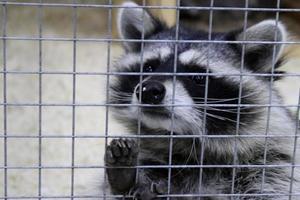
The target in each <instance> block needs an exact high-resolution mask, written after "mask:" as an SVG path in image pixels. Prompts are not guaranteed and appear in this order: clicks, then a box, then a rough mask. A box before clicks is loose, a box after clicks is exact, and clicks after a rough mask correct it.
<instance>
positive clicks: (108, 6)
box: [0, 0, 300, 199]
mask: <svg viewBox="0 0 300 200" xmlns="http://www.w3.org/2000/svg"><path fill="white" fill-rule="evenodd" d="M0 5H2V10H3V16H2V23H3V26H2V36H0V39H1V40H2V42H3V55H2V58H3V63H2V64H3V70H2V71H0V74H2V75H3V102H2V103H0V106H2V107H3V116H4V121H3V134H2V135H0V138H3V140H4V146H3V148H4V155H3V156H4V165H3V166H0V169H3V170H4V186H3V188H4V196H2V197H0V199H60V198H70V199H74V198H83V199H84V198H95V199H97V198H103V199H106V198H112V197H122V196H121V195H111V194H105V193H104V194H103V195H86V196H78V195H74V181H75V180H74V169H80V168H82V169H83V168H88V169H90V168H99V169H105V168H106V167H105V166H95V165H94V166H92V165H89V166H79V165H75V162H74V160H75V153H74V152H75V140H76V139H77V138H103V139H105V146H106V145H107V141H108V139H109V138H119V137H124V135H122V134H121V133H120V134H119V135H114V136H112V135H109V132H108V124H109V121H108V114H109V108H110V107H112V106H124V104H108V103H99V104H82V103H76V76H77V75H88V76H98V75H101V76H102V75H104V76H106V80H107V82H106V85H107V86H108V85H109V80H110V78H109V77H110V76H111V75H140V81H142V79H143V76H144V75H146V73H143V69H142V67H141V72H139V73H123V72H118V73H117V72H111V69H110V68H111V66H110V58H111V44H112V43H113V42H118V43H120V42H124V41H127V42H142V43H141V48H142V49H143V46H144V43H146V42H158V41H159V42H168V43H170V42H171V43H174V44H175V56H174V61H175V62H174V63H175V65H174V71H173V73H147V75H160V76H163V75H166V76H170V75H171V76H173V102H172V104H170V105H163V106H170V107H172V109H174V107H176V106H192V105H191V104H186V105H185V104H182V105H180V104H174V97H175V93H176V91H175V82H176V77H178V76H190V75H195V74H198V75H199V74H200V75H201V73H177V70H176V69H177V66H176V64H177V62H176V61H177V54H176V52H177V45H178V44H179V43H208V44H214V43H238V44H242V45H243V50H242V57H241V60H242V64H241V68H240V73H238V74H221V73H217V74H215V73H209V74H208V72H206V73H203V74H202V75H206V88H205V102H204V104H202V105H198V104H197V106H202V107H204V109H205V112H204V113H205V114H204V116H205V117H204V123H205V120H206V107H207V106H208V104H207V93H208V84H209V82H208V76H214V75H228V76H238V77H240V80H242V79H243V77H244V76H265V77H271V81H270V85H269V91H270V98H269V103H268V104H265V105H262V104H259V105H254V104H251V105H250V104H249V105H245V104H243V107H267V108H268V112H269V114H270V110H271V109H272V107H290V108H291V107H293V108H297V116H299V110H300V92H299V100H298V104H296V105H283V104H280V105H274V104H272V103H271V102H272V95H271V91H272V87H273V81H274V78H275V77H281V76H283V77H286V76H290V77H300V74H299V73H287V74H274V65H275V53H273V63H272V73H271V74H267V73H266V74H263V73H260V74H255V73H253V74H247V73H244V72H243V68H244V54H245V44H249V43H257V44H274V52H275V50H276V44H287V45H294V44H300V41H285V42H277V41H275V42H266V41H245V40H243V41H216V40H214V41H212V40H211V35H212V22H213V16H214V15H213V13H214V11H220V10H229V11H244V13H245V14H244V27H243V30H244V32H245V30H246V28H247V24H248V12H249V11H260V12H262V11H264V12H276V21H277V22H278V20H279V14H280V13H282V12H300V9H282V8H280V0H277V8H249V7H248V0H245V7H244V8H238V7H215V6H214V0H211V3H210V6H209V7H181V6H179V5H180V0H177V1H176V6H175V7H174V6H146V4H145V0H143V4H142V5H141V6H139V7H141V8H149V9H176V37H175V40H145V39H144V31H143V34H142V35H143V36H142V39H141V40H125V39H113V38H112V37H111V35H112V23H113V22H112V9H115V8H121V6H120V5H113V4H112V0H109V3H108V4H106V5H100V4H82V3H77V2H76V0H73V3H68V4H66V3H43V2H42V0H40V1H39V2H38V3H31V2H30V3H29V2H12V1H2V2H0ZM9 5H14V6H36V7H38V8H39V9H38V11H39V12H38V27H39V28H38V30H39V36H38V37H19V36H18V37H16V36H8V35H7V29H6V27H7V6H9ZM43 7H72V8H73V37H72V38H59V37H43V23H42V20H41V18H42V9H43ZM77 8H105V9H108V11H109V14H108V27H107V29H108V33H109V38H92V39H88V38H79V37H77V25H76V24H77V23H76V22H77ZM189 9H196V10H208V11H209V12H210V15H209V16H210V17H209V31H208V40H201V41H199V40H195V41H193V40H188V41H185V40H179V39H178V34H179V13H180V11H181V10H189ZM275 38H277V37H276V36H275ZM244 39H245V35H244ZM8 40H31V41H38V42H39V60H38V63H39V69H38V71H22V72H20V71H12V70H7V67H6V66H7V64H6V60H7V55H6V47H7V45H6V42H7V41H8ZM43 41H69V42H72V43H73V69H72V72H49V71H45V70H43V66H42V43H43ZM78 41H86V42H103V43H107V44H108V47H107V63H106V65H107V70H106V72H77V70H76V55H77V53H76V52H77V50H76V44H77V42H78ZM207 54H208V56H207V57H208V58H209V54H210V51H208V52H207ZM141 61H143V54H141ZM208 64H209V60H208ZM7 74H37V75H39V99H38V103H9V102H8V101H7V78H6V75H7ZM44 74H52V75H59V74H70V75H72V76H73V88H72V103H71V104H58V103H52V104H47V103H43V100H42V80H43V79H42V77H43V76H42V75H44ZM107 88H108V87H107ZM242 89H243V86H242V81H240V86H239V103H238V104H237V105H236V106H238V107H239V108H240V106H241V94H242ZM140 94H141V92H140ZM108 96H109V90H106V98H107V100H108ZM10 106H30V107H31V106H34V107H38V108H39V110H38V112H39V114H38V119H39V120H38V121H39V128H38V135H37V136H29V135H21V136H20V135H15V134H14V133H8V131H7V109H8V107H10ZM47 106H63V107H65V106H70V107H72V131H71V132H72V134H71V135H70V136H60V135H55V133H53V134H51V135H43V133H42V108H43V107H47ZM80 106H84V107H87V106H90V107H97V106H98V107H103V106H104V107H105V108H106V111H105V112H106V121H105V124H106V127H105V133H104V135H97V136H95V135H89V134H87V135H77V134H76V123H75V113H76V108H77V107H80ZM128 106H138V107H141V106H147V105H141V104H135V105H128ZM157 106H161V105H157ZM209 106H215V107H227V106H232V104H230V105H227V104H209ZM151 107H153V105H151ZM239 112H240V109H239V110H238V113H239ZM239 116H240V115H239V114H238V118H237V126H236V134H235V135H217V136H216V135H201V136H195V135H174V134H173V131H171V135H169V136H162V135H141V133H140V128H139V129H138V130H139V131H138V134H137V135H131V136H126V137H128V138H136V139H139V138H170V141H171V142H170V151H169V163H168V165H165V166H161V165H160V166H156V165H147V166H136V167H134V168H137V169H145V168H166V169H168V170H169V173H168V194H165V195H160V196H159V197H167V198H168V199H169V198H171V197H210V196H214V197H217V196H220V197H231V198H233V197H242V196H255V197H263V196H270V195H272V196H273V195H276V196H289V198H290V199H291V197H292V196H300V193H293V190H292V189H293V181H291V183H290V193H289V194H282V193H278V194H274V193H273V194H268V193H260V194H235V193H234V184H232V190H231V193H230V194H200V193H199V194H170V184H171V170H172V169H175V168H183V167H185V168H199V169H200V174H199V180H200V183H202V170H203V169H205V168H212V167H213V168H230V169H232V170H233V176H232V182H233V183H234V180H235V170H236V168H261V169H263V173H262V177H263V178H264V173H265V169H268V168H274V167H289V168H291V169H292V172H291V176H292V177H293V175H294V170H295V168H296V167H300V164H296V163H295V157H296V153H297V152H296V146H297V140H298V136H299V135H298V128H299V123H297V127H295V133H294V134H292V133H291V134H290V135H271V134H269V133H268V124H269V121H270V118H269V117H270V115H268V119H267V121H268V123H267V127H266V133H265V135H255V134H253V135H241V134H240V131H239ZM173 118H174V113H173V114H172V119H173ZM295 120H298V119H295ZM173 121H174V120H172V127H173ZM140 124H141V122H140V121H139V122H138V126H139V127H140ZM199 137H202V138H235V141H236V140H237V139H238V138H247V137H261V138H265V152H264V165H263V166H262V165H238V164H236V154H237V153H236V145H235V146H234V149H235V151H234V152H235V156H234V157H235V159H234V164H233V165H203V157H204V153H203V152H204V150H203V148H202V149H201V150H202V151H201V156H200V160H201V162H200V163H201V164H200V165H173V164H172V146H173V145H172V141H173V138H199ZM280 137H284V138H287V137H290V138H294V154H293V163H291V164H282V165H270V164H266V154H267V147H268V139H269V138H280ZM8 138H37V139H38V151H39V154H38V155H39V156H38V166H32V167H24V166H8V164H7V146H8V145H7V139H8ZM44 138H69V139H71V140H72V146H71V148H72V150H71V152H72V159H71V164H70V166H45V165H43V164H42V161H43V160H42V154H41V149H42V141H43V140H42V139H44ZM10 169H38V171H39V174H38V179H39V180H38V194H37V196H10V195H9V194H8V184H7V181H8V177H7V171H8V170H10ZM43 169H71V180H70V181H71V188H70V195H69V196H44V195H42V190H41V185H42V178H41V176H42V174H41V171H42V170H43ZM105 180H106V178H105ZM292 180H293V179H292ZM263 184H264V180H263V181H262V185H261V189H263ZM200 187H201V184H200Z"/></svg>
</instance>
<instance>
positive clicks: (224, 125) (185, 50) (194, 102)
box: [110, 3, 286, 134]
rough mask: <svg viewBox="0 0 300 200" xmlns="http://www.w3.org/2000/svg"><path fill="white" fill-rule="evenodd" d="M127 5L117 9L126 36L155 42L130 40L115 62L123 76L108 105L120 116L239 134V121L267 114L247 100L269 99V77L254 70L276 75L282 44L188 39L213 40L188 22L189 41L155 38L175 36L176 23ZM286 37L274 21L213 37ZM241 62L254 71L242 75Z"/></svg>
mask: <svg viewBox="0 0 300 200" xmlns="http://www.w3.org/2000/svg"><path fill="white" fill-rule="evenodd" d="M123 5H124V6H127V8H123V9H121V11H120V13H119V21H118V23H119V24H118V25H119V31H120V35H121V37H122V38H123V39H141V37H142V33H144V38H145V39H150V40H151V41H152V42H145V43H144V44H143V45H141V43H139V42H137V41H133V42H130V41H128V42H127V41H126V42H124V46H125V50H126V54H125V55H124V56H123V57H122V58H120V59H119V60H118V62H117V63H116V71H117V72H118V73H120V74H119V75H116V76H115V79H116V80H115V81H114V82H113V83H112V84H111V86H110V88H111V95H110V103H112V104H118V106H117V107H115V108H116V109H115V114H116V116H117V117H118V118H119V119H121V120H123V121H125V122H129V123H131V125H132V124H135V125H136V124H137V122H138V121H140V122H141V124H142V126H143V127H146V128H148V129H155V130H161V131H171V130H173V131H174V132H175V133H176V134H203V133H204V131H205V132H206V133H207V134H210V133H212V134H224V133H227V134H228V133H229V132H232V134H234V133H235V132H234V130H235V128H236V123H237V121H239V124H240V126H243V125H245V126H246V125H251V123H253V122H255V119H257V118H259V117H261V116H260V114H261V113H262V112H263V111H265V109H264V108H255V107H253V106H252V107H251V106H246V105H251V104H263V103H267V100H268V98H267V96H268V94H269V93H268V80H269V77H263V76H262V77H261V78H259V77H256V76H252V74H253V73H261V74H268V73H271V71H272V65H274V64H275V63H273V61H275V62H277V61H278V59H279V56H280V54H281V51H282V47H281V46H280V45H277V46H276V47H275V48H274V47H273V45H270V44H269V45H268V44H266V43H264V42H257V43H251V44H246V45H242V44H239V43H233V44H232V43H231V44H229V43H225V42H224V43H213V44H208V43H205V42H202V43H201V42H199V43H195V42H191V43H189V42H188V40H193V41H195V40H208V34H207V33H203V32H196V31H193V30H190V29H185V28H183V27H180V29H179V35H178V37H179V40H184V41H185V42H182V43H181V42H179V43H178V45H177V46H175V43H174V42H156V41H155V40H172V39H175V35H176V31H175V28H167V27H166V26H165V25H164V24H163V23H162V22H160V21H158V20H156V19H155V18H153V17H152V15H151V14H150V13H148V12H147V11H144V13H143V10H142V9H141V8H136V6H137V5H136V4H134V3H125V4H123ZM142 19H143V20H144V22H143V21H142ZM143 25H144V26H143ZM275 37H277V38H275ZM285 37H286V33H285V29H284V27H283V25H281V24H280V23H279V24H276V22H275V21H272V20H268V21H263V22H261V23H259V24H257V25H255V26H252V27H250V28H248V29H247V30H246V32H245V34H244V33H243V31H236V32H232V33H224V34H220V33H216V34H215V33H213V34H212V40H219V41H226V40H229V41H235V40H236V41H241V40H244V39H245V40H246V41H269V42H270V41H271V42H272V41H275V39H276V41H284V40H285ZM242 61H243V62H244V64H242ZM241 67H242V72H243V73H244V74H248V75H245V76H240V73H241ZM141 72H142V73H143V75H141ZM175 72H176V75H174V73H175ZM238 113H240V114H239V115H238Z"/></svg>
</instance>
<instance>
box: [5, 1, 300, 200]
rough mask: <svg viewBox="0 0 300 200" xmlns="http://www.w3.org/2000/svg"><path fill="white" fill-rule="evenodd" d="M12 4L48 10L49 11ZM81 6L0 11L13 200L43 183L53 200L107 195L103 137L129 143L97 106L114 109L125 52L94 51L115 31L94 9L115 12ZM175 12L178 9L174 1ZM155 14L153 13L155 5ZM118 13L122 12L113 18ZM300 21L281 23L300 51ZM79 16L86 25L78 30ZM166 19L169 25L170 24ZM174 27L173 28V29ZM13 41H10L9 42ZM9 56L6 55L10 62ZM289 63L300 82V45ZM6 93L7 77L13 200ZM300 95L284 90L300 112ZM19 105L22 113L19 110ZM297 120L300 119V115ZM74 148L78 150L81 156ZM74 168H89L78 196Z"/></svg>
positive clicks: (290, 80) (234, 14) (196, 19)
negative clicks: (111, 73) (114, 74)
mask: <svg viewBox="0 0 300 200" xmlns="http://www.w3.org/2000/svg"><path fill="white" fill-rule="evenodd" d="M162 1H163V2H161V1H154V5H155V4H156V5H162V4H163V5H166V2H167V1H168V0H162ZM2 2H3V1H2ZM7 2H16V3H38V2H40V1H34V0H32V1H30V0H26V1H25V0H24V1H23V0H22V1H21V0H19V1H7ZM42 2H43V3H51V4H70V3H72V2H73V1H71V0H69V1H68V0H64V1H58V0H57V1H54V0H51V1H50V0H48V1H46V0H44V1H42ZM120 2H122V1H120V0H118V1H112V3H114V4H119V3H120ZM138 2H139V3H141V2H142V1H138ZM173 2H174V1H173ZM209 2H210V1H207V0H201V1H193V0H185V1H182V4H181V5H182V6H208V5H209ZM241 2H244V1H236V0H231V1H230V0H227V1H220V0H219V1H218V0H215V6H225V7H228V6H234V7H245V5H244V3H242V4H241ZM261 2H262V1H256V0H252V1H251V0H249V7H254V8H275V7H276V6H277V5H276V2H277V0H276V1H273V0H270V1H268V2H269V3H267V4H265V3H264V4H263V3H261ZM264 2H267V1H264ZM290 2H295V1H289V0H282V1H281V4H282V5H281V6H282V7H286V8H297V6H298V5H294V4H293V5H292V4H291V3H290ZM76 3H79V4H83V3H84V4H86V5H87V6H83V7H77V8H76V9H74V8H73V7H72V6H47V5H43V6H28V5H27V6H25V5H11V4H8V5H6V6H3V3H2V5H1V6H0V31H1V32H0V37H2V39H1V40H0V55H1V56H0V71H1V72H3V70H4V63H5V66H6V70H7V71H8V72H9V73H7V74H6V102H7V103H8V104H11V106H7V113H6V134H7V135H8V136H12V137H8V138H7V140H6V147H7V152H6V155H7V156H6V161H7V166H9V168H8V170H7V186H6V188H7V194H8V196H28V197H30V196H32V197H33V196H37V195H38V192H39V183H41V184H40V185H41V188H40V189H41V195H43V196H70V194H71V191H72V188H73V190H74V195H78V196H82V195H83V196H84V195H89V196H93V195H99V194H101V193H102V190H101V183H102V181H103V178H104V175H103V169H101V168H99V166H103V150H104V147H105V139H104V138H103V137H101V136H104V135H105V134H108V135H121V134H127V133H126V129H125V128H124V127H122V126H121V125H120V124H118V123H116V122H115V121H114V120H113V119H112V118H111V117H110V112H109V110H108V116H109V118H106V115H107V112H106V111H107V109H106V108H105V107H103V106H92V105H95V104H97V105H99V104H103V103H105V100H106V89H107V88H106V83H107V76H106V75H101V73H103V72H106V71H107V67H108V66H110V67H111V66H112V65H113V62H114V60H116V58H118V56H120V55H121V54H122V48H121V44H120V43H118V42H112V43H108V42H103V41H99V40H98V41H89V39H91V40H92V39H105V38H109V37H110V36H109V35H108V33H109V32H110V31H109V27H110V26H109V17H108V16H109V11H108V9H107V8H103V7H95V6H88V5H89V4H90V5H108V4H109V2H108V1H107V0H85V1H83V0H82V1H79V0H78V1H76ZM146 3H148V1H146ZM168 3H169V5H172V1H168ZM149 4H150V2H149ZM151 4H152V5H153V1H151ZM298 8H300V6H299V7H298ZM75 10H76V11H75ZM115 10H116V9H113V13H115ZM75 12H76V14H75ZM299 15H300V12H298V13H297V12H284V13H280V14H279V19H280V20H281V21H283V22H284V23H285V24H286V25H287V27H288V29H289V30H290V33H291V34H290V35H291V39H290V40H291V41H292V40H294V41H300V40H299V37H298V36H300V28H299V27H300V18H299ZM74 16H76V18H75V19H76V20H75V21H74ZM113 16H114V15H113ZM208 16H209V11H201V10H189V11H188V10H185V11H182V13H181V14H180V23H182V24H184V25H187V26H193V27H194V28H199V29H207V27H208V24H209V23H208V21H209V18H208ZM213 16H214V18H213V27H212V29H213V31H229V30H233V29H236V28H242V26H243V22H244V18H243V17H244V12H243V11H214V12H213ZM275 16H276V13H274V12H257V11H256V12H249V13H248V17H249V18H248V23H249V25H250V24H253V23H255V22H258V21H260V20H262V19H269V18H274V17H275ZM160 17H161V18H164V17H166V18H168V17H170V15H162V16H160ZM166 20H169V23H170V24H172V19H171V20H170V19H166ZM113 23H114V18H113ZM173 23H174V20H173ZM74 24H76V37H77V38H79V40H78V41H77V42H76V43H74V42H73V41H72V39H73V37H74V30H75V29H74ZM112 27H114V24H113V25H112ZM113 31H114V30H113ZM4 32H5V34H6V36H7V37H8V39H7V40H6V41H5V42H4V40H3V36H4ZM40 34H41V37H42V38H47V39H45V40H41V42H40V41H39V40H38V38H39V37H40ZM114 37H115V38H116V37H117V36H116V35H114ZM80 39H84V40H80ZM4 44H5V45H4ZM4 55H6V56H5V59H4ZM286 58H287V62H286V63H285V64H284V66H283V68H282V70H285V71H287V72H288V73H300V45H299V44H297V45H296V44H294V45H287V48H286ZM74 66H75V67H76V72H78V74H77V75H76V78H75V81H74V77H73V74H72V72H73V67H74ZM40 67H41V69H42V71H43V72H45V73H44V74H42V75H41V81H40V75H39V74H38V73H37V72H38V71H39V69H40ZM91 73H95V74H91ZM73 81H74V82H75V87H74V85H73ZM3 83H4V80H3V73H0V103H1V106H0V135H1V136H2V137H1V138H0V166H1V168H0V197H2V196H3V195H4V189H5V187H4V168H3V166H4V161H5V157H4V155H5V152H4V141H5V140H4V138H3V135H4V130H5V126H4V125H5V123H4V106H3V102H4V99H5V98H4V95H3V94H4V87H3ZM299 86H300V77H299V76H293V77H286V78H284V79H283V80H280V81H278V82H276V85H275V87H277V88H279V90H280V91H281V94H282V96H283V99H284V101H285V103H286V104H293V105H296V104H297V102H298V95H299ZM40 94H41V96H40ZM73 95H75V103H76V104H81V106H76V108H75V109H74V110H73V107H72V106H64V105H66V104H69V105H70V104H72V103H73ZM39 100H41V102H42V103H43V104H46V105H47V106H42V107H41V108H40V107H39V106H37V105H38V103H39ZM13 104H21V105H18V106H12V105H13ZM58 105H59V106H58ZM39 109H41V110H39ZM39 111H41V112H39ZM73 112H74V113H73ZM292 112H295V109H293V110H292ZM73 114H74V118H73ZM39 122H40V123H39ZM106 125H108V126H106ZM40 133H41V134H42V135H43V136H45V137H44V138H43V139H42V140H41V143H39V142H40V140H39V138H38V137H37V136H38V135H39V134H40ZM72 133H74V134H75V135H76V136H79V137H78V138H75V139H74V140H72V138H70V137H65V136H72ZM24 136H30V137H28V138H26V137H24ZM81 136H82V137H81ZM85 136H86V137H85ZM90 136H91V137H90ZM72 142H74V146H73V147H74V154H73V152H72ZM39 148H41V154H39ZM39 158H41V160H39ZM72 158H73V159H72ZM39 161H41V165H42V166H47V167H46V168H44V169H42V170H41V177H40V179H39V170H38V169H36V167H37V166H39V164H40V163H39ZM72 163H74V165H75V166H80V167H82V168H75V169H74V179H73V181H74V187H73V186H72V184H71V180H72V170H71V169H70V166H71V165H72ZM60 167H61V168H60ZM64 167H65V168H64ZM29 199H30V198H29Z"/></svg>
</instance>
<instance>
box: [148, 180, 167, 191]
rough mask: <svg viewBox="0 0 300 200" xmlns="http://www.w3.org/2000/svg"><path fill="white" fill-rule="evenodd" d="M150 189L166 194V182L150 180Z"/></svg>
mask: <svg viewBox="0 0 300 200" xmlns="http://www.w3.org/2000/svg"><path fill="white" fill-rule="evenodd" d="M150 190H151V192H153V193H156V194H166V193H167V192H168V187H167V183H166V182H164V181H162V180H159V181H158V182H152V183H151V188H150Z"/></svg>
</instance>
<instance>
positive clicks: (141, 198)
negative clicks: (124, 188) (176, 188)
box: [130, 181, 167, 200]
mask: <svg viewBox="0 0 300 200" xmlns="http://www.w3.org/2000/svg"><path fill="white" fill-rule="evenodd" d="M166 193H167V184H166V182H163V181H158V182H152V183H151V185H150V186H148V185H142V186H141V185H138V186H136V187H134V188H132V190H131V192H130V195H132V196H133V199H134V200H154V199H157V195H160V194H166Z"/></svg>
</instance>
